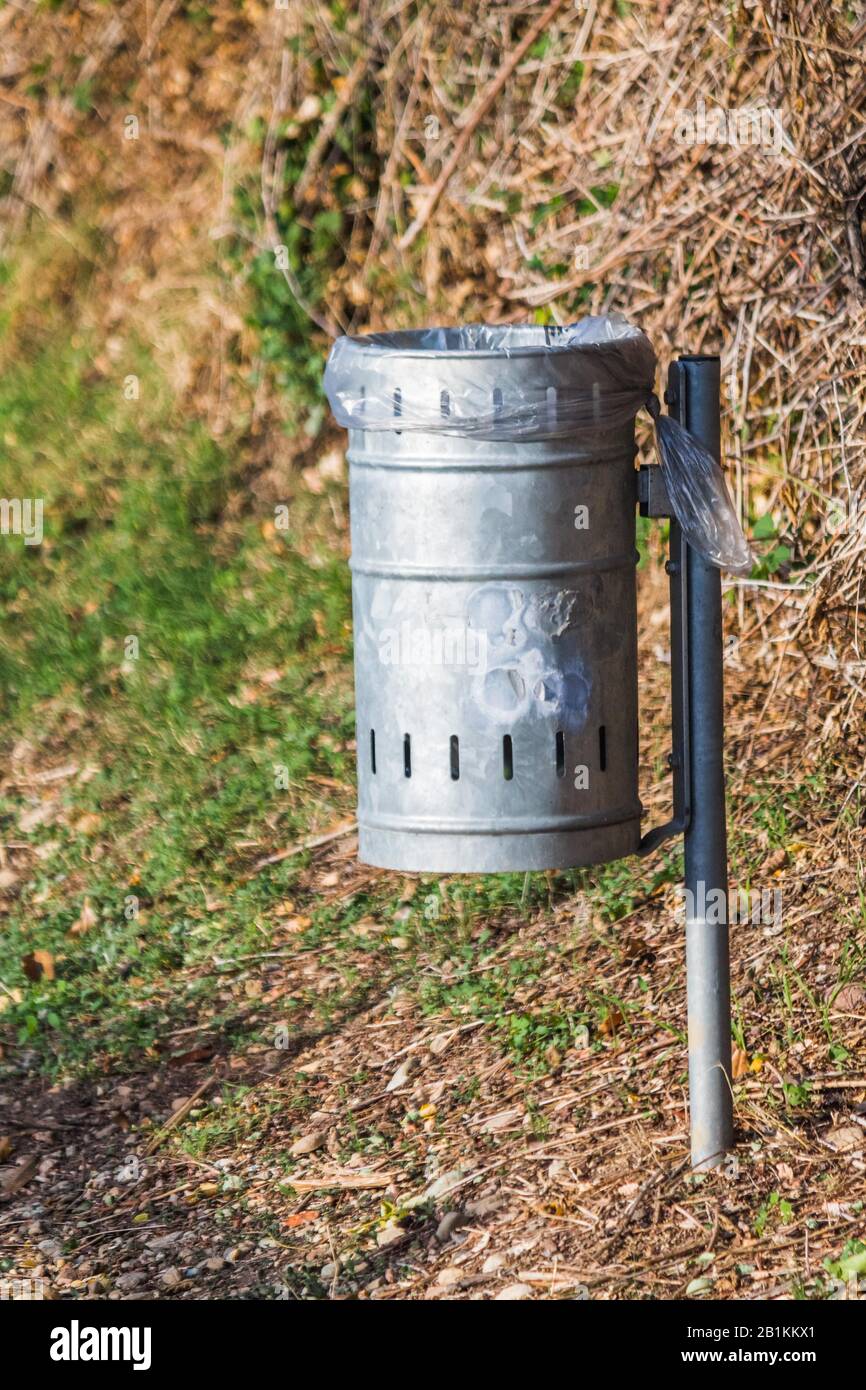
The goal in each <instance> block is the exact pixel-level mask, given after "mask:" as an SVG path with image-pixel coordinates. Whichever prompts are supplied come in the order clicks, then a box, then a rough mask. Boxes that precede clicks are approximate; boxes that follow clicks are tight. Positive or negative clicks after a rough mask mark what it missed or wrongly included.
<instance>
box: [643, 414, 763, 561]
mask: <svg viewBox="0 0 866 1390" xmlns="http://www.w3.org/2000/svg"><path fill="white" fill-rule="evenodd" d="M655 427H656V446H657V448H658V454H659V463H660V465H661V470H662V476H663V478H664V480H665V487H666V488H667V494H668V499H669V501H670V504H671V506H672V507H673V510H674V515H675V516H676V519H677V521H678V522H679V523H680V526H681V527H682V530H683V535H684V536H685V538H686V540H687V541H688V543H689V545H690V546H691V547H692V549H693V550H697V551H698V553H699V554H701V555H703V557H704V559H706V560H709V561H711V563H712V564H714V565H717V566H718V568H719V569H724V570H730V571H731V573H732V574H739V575H746V574H749V572H750V571H751V568H752V565H753V564H754V559H753V556H752V552H751V549H750V548H749V542H748V541H747V540H746V537H745V536H744V535H743V529H742V527H741V526H740V523H739V521H738V519H737V513H736V512H735V510H734V504H733V502H732V501H731V495H730V493H729V492H728V485H727V483H726V482H725V475H724V473H723V472H722V470H721V468H720V467H719V465H718V464H717V463H716V460H715V459H714V458H713V456H712V454H711V453H710V452H709V450H708V449H705V448H704V446H703V444H701V443H699V442H698V440H697V439H695V437H694V435H693V434H689V432H688V430H684V429H683V427H682V425H680V424H679V423H678V422H677V421H676V420H673V419H672V418H671V417H670V416H669V415H657V416H656V421H655Z"/></svg>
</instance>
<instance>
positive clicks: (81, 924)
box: [69, 898, 99, 936]
mask: <svg viewBox="0 0 866 1390" xmlns="http://www.w3.org/2000/svg"><path fill="white" fill-rule="evenodd" d="M98 921H99V918H98V916H97V914H96V912H95V911H94V909H93V908H92V907H91V906H90V899H89V898H85V899H84V904H83V906H82V908H81V912H80V913H79V916H78V920H77V921H76V922H73V923H72V926H71V927H70V928H69V934H70V936H82V935H83V933H84V932H86V931H89V930H90V928H91V927H95V926H96V923H97V922H98Z"/></svg>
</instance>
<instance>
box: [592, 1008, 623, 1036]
mask: <svg viewBox="0 0 866 1390" xmlns="http://www.w3.org/2000/svg"><path fill="white" fill-rule="evenodd" d="M622 1022H623V1016H622V1013H621V1012H620V1010H619V1009H608V1011H607V1013H606V1014H605V1017H604V1018H603V1019H602V1021H601V1023H600V1024H599V1027H598V1031H599V1033H601V1035H602V1037H604V1038H609V1037H613V1035H614V1034H615V1033H616V1030H617V1028H619V1027H620V1025H621V1024H622Z"/></svg>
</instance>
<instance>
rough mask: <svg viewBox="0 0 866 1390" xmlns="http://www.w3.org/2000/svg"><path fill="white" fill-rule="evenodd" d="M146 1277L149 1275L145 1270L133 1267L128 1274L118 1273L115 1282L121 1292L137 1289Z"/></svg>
mask: <svg viewBox="0 0 866 1390" xmlns="http://www.w3.org/2000/svg"><path fill="white" fill-rule="evenodd" d="M146 1279H147V1275H146V1274H145V1273H144V1271H143V1270H140V1269H131V1270H130V1271H129V1273H128V1274H120V1275H118V1277H117V1278H116V1279H115V1281H114V1282H115V1285H116V1287H117V1288H118V1289H119V1290H120V1291H121V1293H125V1292H126V1290H127V1289H137V1288H138V1286H139V1284H143V1283H144V1281H145V1280H146Z"/></svg>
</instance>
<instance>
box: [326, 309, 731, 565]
mask: <svg viewBox="0 0 866 1390" xmlns="http://www.w3.org/2000/svg"><path fill="white" fill-rule="evenodd" d="M655 371H656V356H655V352H654V351H653V347H652V344H651V343H650V341H649V339H648V338H647V336H646V334H645V333H643V332H641V330H640V329H639V328H636V327H635V326H634V325H633V324H631V323H629V322H628V320H627V319H625V318H623V317H622V316H621V315H619V314H612V315H609V316H588V317H586V318H584V319H580V320H579V321H578V322H577V323H574V324H570V325H567V326H565V327H558V326H545V327H542V326H538V325H534V324H518V325H491V326H488V325H485V324H467V325H465V326H464V327H461V328H428V329H421V330H416V331H407V332H395V333H371V334H368V335H366V336H357V337H355V336H348V337H342V338H338V339H337V340H336V342H335V343H334V345H333V347H332V349H331V353H330V356H329V357H328V363H327V366H326V368H325V393H326V395H327V397H328V401H329V403H330V406H331V409H332V411H333V413H334V416H335V418H336V420H337V423H338V424H340V425H343V426H344V427H345V428H347V429H352V430H374V431H387V430H393V431H396V432H402V431H403V430H417V431H423V432H425V433H433V434H454V435H462V436H466V437H470V438H474V439H491V440H503V441H520V440H531V439H550V438H556V437H568V436H573V435H575V434H579V435H580V436H581V443H582V444H583V445H584V446H585V447H589V448H591V447H592V445H593V443H594V442H595V441H598V443H599V444H602V443H603V442H604V441H605V436H608V435H609V432H610V431H611V430H616V429H617V428H618V427H621V426H623V425H626V424H628V423H629V422H630V421H633V420H634V418H635V416H636V414H637V412H638V411H639V410H640V409H641V407H642V406H647V407H648V408H649V410H650V413H651V415H652V416H653V419H654V421H655V427H656V444H657V447H658V452H659V459H660V462H661V467H662V472H663V474H664V480H665V484H666V486H667V490H668V496H669V498H670V501H671V505H672V507H673V510H674V513H675V515H676V517H677V520H678V521H679V523H680V525H681V526H682V528H683V533H684V535H685V537H686V539H687V541H688V543H689V545H691V546H692V547H693V548H694V549H695V550H697V551H699V552H700V554H701V555H703V556H704V557H705V558H706V559H707V560H709V561H711V562H712V564H714V565H717V566H718V567H719V568H720V569H728V570H732V571H733V572H734V573H737V574H745V573H748V571H749V570H750V569H751V566H752V556H751V552H750V550H749V545H748V542H747V540H746V538H745V536H744V535H743V532H742V529H741V527H740V523H739V521H738V520H737V516H736V512H735V511H734V508H733V504H732V502H731V499H730V495H729V493H728V490H727V487H726V485H725V480H724V476H723V474H722V471H721V469H720V468H719V465H718V464H717V463H716V461H715V459H714V458H713V457H712V455H711V454H710V453H709V452H708V451H707V450H706V449H705V448H704V447H703V445H702V444H700V443H699V442H698V440H697V439H695V438H694V436H693V435H690V434H689V433H688V432H687V431H686V430H684V429H683V428H682V427H681V426H680V425H678V424H677V422H676V421H675V420H673V419H671V418H670V417H669V416H665V415H661V414H660V413H659V407H658V401H657V400H656V398H655V397H654V395H653V382H654V379H655Z"/></svg>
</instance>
